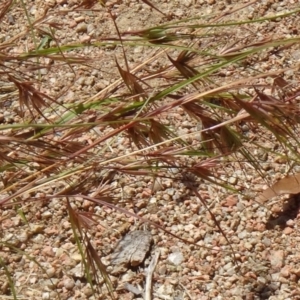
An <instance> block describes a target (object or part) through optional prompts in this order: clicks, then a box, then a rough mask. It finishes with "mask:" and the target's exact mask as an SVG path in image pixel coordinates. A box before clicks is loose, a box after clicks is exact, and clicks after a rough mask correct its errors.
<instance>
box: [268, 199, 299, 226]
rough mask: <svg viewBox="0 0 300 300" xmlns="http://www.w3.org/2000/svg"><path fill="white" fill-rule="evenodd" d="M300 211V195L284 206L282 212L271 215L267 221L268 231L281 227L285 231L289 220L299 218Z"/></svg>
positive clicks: (289, 200)
mask: <svg viewBox="0 0 300 300" xmlns="http://www.w3.org/2000/svg"><path fill="white" fill-rule="evenodd" d="M299 211H300V194H297V195H293V196H291V198H289V199H288V200H287V201H286V202H285V203H284V204H283V206H282V211H281V212H280V213H278V214H276V215H271V216H270V217H269V220H268V221H267V224H266V228H267V229H268V230H271V229H274V228H275V227H277V226H278V227H279V228H280V229H284V228H285V227H286V226H287V225H286V222H287V221H288V220H293V219H295V218H296V217H297V215H298V213H299Z"/></svg>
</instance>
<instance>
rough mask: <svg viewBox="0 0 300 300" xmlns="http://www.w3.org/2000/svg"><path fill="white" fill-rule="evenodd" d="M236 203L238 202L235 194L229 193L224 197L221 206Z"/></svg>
mask: <svg viewBox="0 0 300 300" xmlns="http://www.w3.org/2000/svg"><path fill="white" fill-rule="evenodd" d="M237 203H238V198H237V196H236V195H230V196H228V197H227V198H226V199H225V201H224V204H223V206H226V207H232V206H235V205H236V204H237Z"/></svg>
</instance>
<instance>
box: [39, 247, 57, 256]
mask: <svg viewBox="0 0 300 300" xmlns="http://www.w3.org/2000/svg"><path fill="white" fill-rule="evenodd" d="M42 254H43V255H45V256H49V257H54V256H55V253H54V251H53V249H52V247H50V246H46V247H45V248H44V249H43V250H42Z"/></svg>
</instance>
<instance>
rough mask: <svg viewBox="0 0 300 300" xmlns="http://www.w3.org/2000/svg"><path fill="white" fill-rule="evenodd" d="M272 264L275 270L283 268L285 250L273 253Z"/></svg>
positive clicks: (271, 256)
mask: <svg viewBox="0 0 300 300" xmlns="http://www.w3.org/2000/svg"><path fill="white" fill-rule="evenodd" d="M269 259H270V263H271V266H272V268H273V269H274V270H280V269H281V268H282V266H283V261H284V252H283V250H277V251H271V253H270V257H269Z"/></svg>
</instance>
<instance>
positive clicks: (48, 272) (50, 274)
mask: <svg viewBox="0 0 300 300" xmlns="http://www.w3.org/2000/svg"><path fill="white" fill-rule="evenodd" d="M55 271H56V270H55V268H53V267H50V268H48V269H47V270H46V273H47V275H48V276H49V277H50V278H51V277H53V276H54V275H55Z"/></svg>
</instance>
